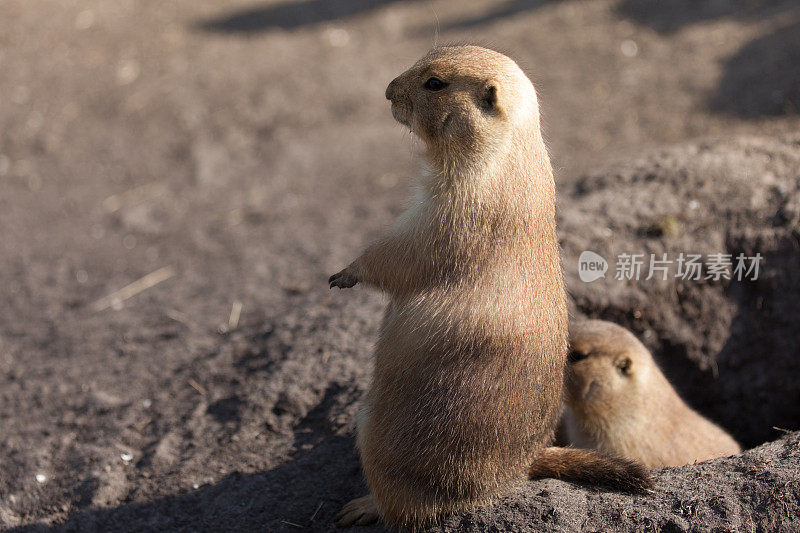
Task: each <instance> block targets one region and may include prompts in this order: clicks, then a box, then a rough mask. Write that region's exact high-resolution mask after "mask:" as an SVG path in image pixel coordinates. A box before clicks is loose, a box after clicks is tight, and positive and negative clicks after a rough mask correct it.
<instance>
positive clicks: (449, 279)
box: [330, 46, 651, 527]
mask: <svg viewBox="0 0 800 533" xmlns="http://www.w3.org/2000/svg"><path fill="white" fill-rule="evenodd" d="M386 97H387V98H388V99H389V100H391V103H392V115H393V116H394V117H395V119H396V120H397V121H398V122H400V123H401V124H403V125H405V126H407V127H409V128H410V129H411V131H412V132H413V133H414V134H415V135H416V136H417V137H419V138H420V139H421V140H422V141H423V142H424V143H425V146H426V148H427V152H426V156H427V163H428V171H427V172H426V173H424V175H423V176H422V178H421V180H420V183H419V187H418V194H417V196H416V197H415V199H414V201H413V203H412V205H411V207H410V208H409V209H408V211H406V212H405V213H404V214H403V215H402V216H401V217H400V218H399V220H398V221H397V222H396V223H395V225H394V226H393V227H392V228H391V229H390V230H389V231H388V233H387V234H386V235H384V236H383V237H382V238H381V239H380V240H378V241H377V242H375V243H373V244H372V245H370V246H369V247H368V248H367V249H366V250H365V251H364V253H363V254H362V255H361V256H360V257H359V258H358V259H356V260H355V261H353V262H352V263H351V264H350V265H349V266H348V267H347V268H345V269H344V270H342V271H341V272H338V273H337V274H334V275H333V276H331V278H330V284H331V287H334V286H335V287H339V288H347V287H352V286H353V285H355V284H356V283H364V284H366V285H370V286H373V287H376V288H378V289H381V290H383V291H385V292H386V293H387V294H388V295H389V297H390V302H389V305H388V307H387V310H386V313H385V314H384V318H383V323H382V325H381V329H380V334H379V338H378V341H377V344H376V347H375V370H374V374H373V379H372V383H371V386H370V388H369V390H368V391H367V393H366V396H365V398H364V399H363V406H362V411H361V414H360V416H359V419H358V439H357V445H358V449H359V453H360V456H361V462H362V466H363V471H364V475H365V477H366V480H367V484H368V485H369V489H370V495H368V496H365V497H363V498H358V499H356V500H353V501H351V502H350V503H349V504H347V505H345V507H344V508H343V509H342V512H341V513H340V515H339V517H338V523H339V524H340V525H350V524H353V523H356V524H366V523H369V522H371V521H374V520H376V519H377V518H378V517H379V516H380V517H382V518H383V519H384V520H385V521H386V523H387V524H389V525H392V526H395V525H399V526H407V527H415V526H419V525H422V524H425V523H428V522H431V521H433V520H435V519H436V518H437V517H439V516H440V515H442V514H444V513H448V512H452V511H459V510H465V509H468V508H471V507H474V506H477V505H480V504H484V503H487V502H489V501H491V500H492V499H493V498H496V497H499V496H501V495H503V494H504V493H506V492H507V491H508V490H510V488H511V487H512V486H513V485H514V484H515V483H518V482H519V481H521V480H523V479H524V478H525V476H526V475H530V476H533V477H545V476H553V477H563V478H567V479H573V480H581V481H587V482H590V483H594V484H604V485H607V486H611V487H614V488H621V489H626V490H639V491H641V490H644V489H646V488H648V487H649V486H650V484H651V481H650V479H649V477H648V475H647V473H646V471H645V470H644V469H643V468H642V467H641V465H637V464H634V463H632V462H628V461H623V460H619V459H615V458H611V457H607V456H604V455H601V454H599V453H596V452H587V451H585V450H574V449H564V448H550V447H548V446H549V444H550V443H551V442H552V438H553V433H554V429H555V426H556V423H557V417H558V413H559V410H560V404H561V397H562V387H563V375H564V374H563V373H564V365H565V363H566V356H567V333H568V332H567V329H568V323H567V306H566V294H565V291H564V284H563V278H562V272H561V264H560V259H559V247H558V239H557V236H556V226H555V184H554V182H553V175H552V169H551V166H550V161H549V158H548V155H547V150H546V148H545V145H544V141H543V140H542V135H541V132H540V129H539V110H538V104H537V99H536V92H535V90H534V88H533V85H532V84H531V82H530V80H529V79H528V77H527V76H526V75H525V74H524V73H523V72H522V70H521V69H520V68H519V67H518V66H517V64H516V63H514V61H512V60H511V59H509V58H508V57H506V56H504V55H502V54H500V53H498V52H494V51H492V50H487V49H484V48H479V47H476V46H450V47H442V48H436V49H434V50H432V51H431V52H430V53H429V54H428V55H426V56H425V57H424V58H422V59H421V60H420V61H418V62H417V63H416V64H415V65H414V66H413V67H411V68H410V69H409V70H407V71H406V72H404V73H403V74H401V75H400V76H398V77H397V78H396V79H395V80H394V81H392V82H391V83H390V84H389V86H388V88H387V90H386Z"/></svg>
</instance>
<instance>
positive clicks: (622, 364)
mask: <svg viewBox="0 0 800 533" xmlns="http://www.w3.org/2000/svg"><path fill="white" fill-rule="evenodd" d="M617 368H619V371H620V372H622V373H623V374H625V375H629V374H630V373H631V360H630V358H628V357H623V358H622V359H620V360H619V361H617Z"/></svg>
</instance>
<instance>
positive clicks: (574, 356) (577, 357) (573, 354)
mask: <svg viewBox="0 0 800 533" xmlns="http://www.w3.org/2000/svg"><path fill="white" fill-rule="evenodd" d="M587 357H588V355H586V354H585V353H583V352H579V351H578V350H570V352H569V355H568V356H567V360H568V361H569V362H570V363H577V362H578V361H582V360H583V359H586V358H587Z"/></svg>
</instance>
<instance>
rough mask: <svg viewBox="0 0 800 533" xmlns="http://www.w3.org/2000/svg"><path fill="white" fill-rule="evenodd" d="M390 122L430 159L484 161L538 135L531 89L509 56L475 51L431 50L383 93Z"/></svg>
mask: <svg viewBox="0 0 800 533" xmlns="http://www.w3.org/2000/svg"><path fill="white" fill-rule="evenodd" d="M386 98H387V99H388V100H390V101H391V102H392V115H393V116H394V118H395V119H396V120H397V121H398V122H400V123H401V124H404V125H406V126H408V127H409V128H410V129H411V131H412V132H413V133H414V134H416V135H417V136H418V137H420V138H421V139H422V140H423V141H424V142H425V144H426V145H427V147H428V150H429V152H430V153H431V155H432V156H433V158H434V160H439V161H440V162H445V163H446V162H448V161H450V162H452V161H453V160H463V159H466V160H473V161H479V160H486V159H487V158H488V157H489V155H490V154H495V153H497V152H503V150H502V147H503V146H504V145H508V143H509V141H510V140H511V139H513V138H514V137H515V135H516V136H519V135H520V134H521V133H522V134H538V132H539V110H538V104H537V100H536V91H535V90H534V88H533V84H532V83H531V81H530V80H529V79H528V77H527V76H526V75H525V73H524V72H523V71H522V70H521V69H520V68H519V66H517V64H516V63H515V62H514V61H512V60H511V59H509V58H508V57H506V56H504V55H503V54H500V53H499V52H495V51H493V50H488V49H486V48H481V47H478V46H446V47H442V48H435V49H433V50H431V51H430V52H429V53H428V54H427V55H426V56H425V57H423V58H422V59H420V60H419V61H418V62H417V63H416V64H415V65H414V66H412V67H411V68H410V69H408V70H407V71H405V72H404V73H402V74H401V75H400V76H398V77H397V78H395V79H394V80H392V82H391V83H390V84H389V86H388V87H387V88H386Z"/></svg>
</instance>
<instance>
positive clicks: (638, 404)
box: [564, 320, 742, 468]
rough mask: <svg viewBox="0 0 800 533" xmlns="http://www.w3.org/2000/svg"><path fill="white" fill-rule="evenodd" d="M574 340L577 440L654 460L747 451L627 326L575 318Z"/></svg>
mask: <svg viewBox="0 0 800 533" xmlns="http://www.w3.org/2000/svg"><path fill="white" fill-rule="evenodd" d="M570 344H571V351H570V363H569V368H568V370H567V378H566V383H567V387H566V388H567V393H566V400H567V405H568V409H567V412H566V413H565V415H564V425H565V429H566V434H567V437H568V439H569V440H570V441H571V442H572V444H575V445H576V446H581V447H586V448H594V449H597V450H601V451H603V452H607V453H613V454H616V455H619V456H621V457H626V458H628V459H632V460H636V461H641V462H642V463H644V464H645V465H646V466H647V467H648V468H660V467H665V466H680V465H685V464H690V463H694V462H698V461H705V460H707V459H713V458H715V457H724V456H727V455H734V454H737V453H739V452H740V451H742V449H741V447H740V446H739V444H738V443H737V442H736V441H735V440H733V438H732V437H731V436H730V435H728V434H727V433H726V432H725V431H724V430H723V429H722V428H720V427H719V426H717V425H716V424H714V423H713V422H711V421H709V420H707V419H706V418H703V417H702V416H701V415H699V414H698V413H696V412H695V411H694V410H692V409H691V408H690V407H689V406H688V405H686V404H685V403H684V402H683V400H681V398H680V397H679V396H678V393H677V392H675V389H673V388H672V385H670V383H669V381H667V378H665V377H664V374H662V373H661V371H660V370H659V368H658V365H656V362H655V361H654V360H653V358H652V356H651V355H650V352H649V351H648V350H647V348H645V347H644V345H643V344H642V343H641V342H639V340H638V339H637V338H636V337H635V336H634V335H633V334H632V333H631V332H629V331H628V330H626V329H625V328H622V327H620V326H618V325H616V324H613V323H611V322H605V321H602V320H588V321H582V322H576V323H573V324H571V325H570Z"/></svg>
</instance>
